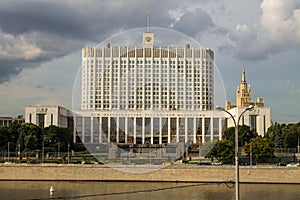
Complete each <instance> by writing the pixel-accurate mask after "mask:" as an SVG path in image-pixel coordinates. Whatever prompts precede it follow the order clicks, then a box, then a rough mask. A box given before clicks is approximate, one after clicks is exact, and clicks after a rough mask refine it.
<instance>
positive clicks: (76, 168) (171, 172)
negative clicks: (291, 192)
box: [0, 164, 300, 184]
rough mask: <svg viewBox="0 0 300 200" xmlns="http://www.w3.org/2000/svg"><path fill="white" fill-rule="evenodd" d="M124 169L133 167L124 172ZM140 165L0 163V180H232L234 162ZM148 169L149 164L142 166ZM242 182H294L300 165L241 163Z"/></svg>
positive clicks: (296, 181) (233, 178)
mask: <svg viewBox="0 0 300 200" xmlns="http://www.w3.org/2000/svg"><path fill="white" fill-rule="evenodd" d="M126 170H129V171H134V172H135V173H132V172H124V171H126ZM144 170H145V168H143V167H142V166H119V167H117V166H116V167H114V168H111V167H107V166H104V165H103V166H102V165H45V164H44V165H42V164H40V165H18V164H16V165H13V164H12V165H4V164H3V165H0V180H29V181H37V180H42V181H52V180H55V181H170V182H228V181H234V180H235V168H234V166H232V167H231V166H222V167H221V166H215V167H213V166H210V167H202V166H201V167H200V166H185V165H178V166H176V165H174V166H168V167H165V168H161V169H155V168H153V169H151V170H150V171H148V172H143V171H144ZM146 170H149V168H146ZM240 182H242V183H297V184H300V168H286V167H251V168H250V167H241V168H240Z"/></svg>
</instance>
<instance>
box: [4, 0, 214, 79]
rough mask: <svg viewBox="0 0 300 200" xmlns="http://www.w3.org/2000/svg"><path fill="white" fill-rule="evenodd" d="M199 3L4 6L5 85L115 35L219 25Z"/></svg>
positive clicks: (135, 0)
mask: <svg viewBox="0 0 300 200" xmlns="http://www.w3.org/2000/svg"><path fill="white" fill-rule="evenodd" d="M194 4H195V2H193V1H191V2H189V3H186V2H184V3H182V2H181V1H180V0H165V1H163V2H160V1H146V2H145V4H142V3H141V2H140V1H139V0H127V1H119V0H103V1H92V0H90V1H86V0H77V1H59V0H51V1H38V0H24V1H18V0H3V1H1V2H0V83H3V82H5V81H8V80H10V79H11V78H12V77H15V76H16V75H17V74H19V73H20V72H21V71H22V70H23V69H26V68H35V67H38V66H39V65H40V64H41V63H42V62H45V61H50V60H53V59H57V58H60V57H63V56H65V55H68V54H70V53H72V52H74V51H76V50H78V49H80V48H82V47H84V46H85V45H86V44H90V43H95V44H98V43H99V42H101V41H103V40H104V39H106V38H108V37H109V36H111V35H112V34H114V33H117V32H119V31H122V30H128V29H131V28H137V27H145V26H146V25H147V23H146V21H147V20H146V11H147V9H150V10H151V24H150V25H151V26H157V27H172V26H173V28H174V29H175V30H178V31H181V32H183V33H185V34H187V35H192V36H194V35H195V34H198V33H199V32H201V31H204V30H207V29H208V28H210V27H213V26H214V23H213V20H212V18H211V17H210V15H209V14H208V13H206V12H205V11H203V10H202V9H200V8H197V7H196V8H195V7H193V6H192V5H194Z"/></svg>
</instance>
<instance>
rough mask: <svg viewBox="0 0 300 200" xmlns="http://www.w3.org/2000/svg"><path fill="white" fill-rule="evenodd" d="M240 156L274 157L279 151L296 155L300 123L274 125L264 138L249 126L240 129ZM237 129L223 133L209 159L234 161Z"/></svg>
mask: <svg viewBox="0 0 300 200" xmlns="http://www.w3.org/2000/svg"><path fill="white" fill-rule="evenodd" d="M238 133H239V137H238V140H239V141H238V143H239V147H240V148H239V151H240V154H242V155H244V156H247V157H250V155H252V157H253V158H254V159H259V158H264V157H274V156H275V154H274V153H275V152H276V151H278V149H287V148H289V149H292V152H294V153H296V151H297V147H298V145H299V142H300V141H299V138H300V122H299V123H297V124H288V125H286V124H279V123H274V124H273V125H272V126H271V127H270V128H269V129H268V131H267V133H266V134H265V136H264V137H262V136H260V135H258V134H257V133H256V132H255V131H254V130H251V128H250V127H249V126H246V125H242V126H239V127H238ZM234 146H235V128H234V127H230V128H228V129H226V130H225V131H224V133H223V137H222V140H219V141H217V143H216V145H215V146H214V147H213V149H212V150H211V151H210V152H209V153H208V154H207V156H206V157H207V158H211V159H214V158H215V159H217V160H218V161H222V160H226V159H227V160H233V159H234V150H235V148H234Z"/></svg>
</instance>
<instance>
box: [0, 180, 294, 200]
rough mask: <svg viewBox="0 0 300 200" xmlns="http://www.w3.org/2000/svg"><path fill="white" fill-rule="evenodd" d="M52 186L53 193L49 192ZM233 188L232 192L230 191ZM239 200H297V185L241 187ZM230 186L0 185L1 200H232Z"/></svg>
mask: <svg viewBox="0 0 300 200" xmlns="http://www.w3.org/2000/svg"><path fill="white" fill-rule="evenodd" d="M51 186H53V188H54V192H53V193H52V194H50V192H49V189H50V187H51ZM232 186H233V188H231V187H232ZM240 187H241V199H244V200H246V199H249V200H253V199H254V200H259V199H264V200H271V199H272V200H297V199H300V185H299V184H298V185H297V184H241V185H240ZM234 197H235V187H234V185H233V184H227V185H225V184H224V183H222V184H214V183H151V182H86V181H81V182H80V181H78V182H77V181H75V182H65V181H58V182H57V181H0V199H1V200H2V199H4V200H9V199H86V200H92V199H93V200H94V199H104V200H105V199H109V200H115V199H133V200H135V199H139V200H148V199H149V200H150V199H155V200H157V199H169V200H185V199H188V200H193V199H197V200H199V199H205V200H208V199H209V200H214V199H234Z"/></svg>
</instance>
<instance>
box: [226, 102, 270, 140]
mask: <svg viewBox="0 0 300 200" xmlns="http://www.w3.org/2000/svg"><path fill="white" fill-rule="evenodd" d="M246 108H247V107H234V108H232V109H230V110H228V112H230V113H231V114H232V115H233V116H234V117H235V121H236V123H238V116H240V115H241V113H242V112H244V111H245V109H246ZM239 125H247V126H250V128H251V130H254V131H256V132H257V133H258V135H261V136H264V135H265V133H266V132H267V130H268V128H269V127H270V126H271V125H272V123H271V111H270V107H254V108H253V109H252V110H250V111H247V112H245V113H244V114H243V116H241V117H240V121H239ZM227 127H234V122H233V119H232V118H231V117H230V116H228V119H227Z"/></svg>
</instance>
